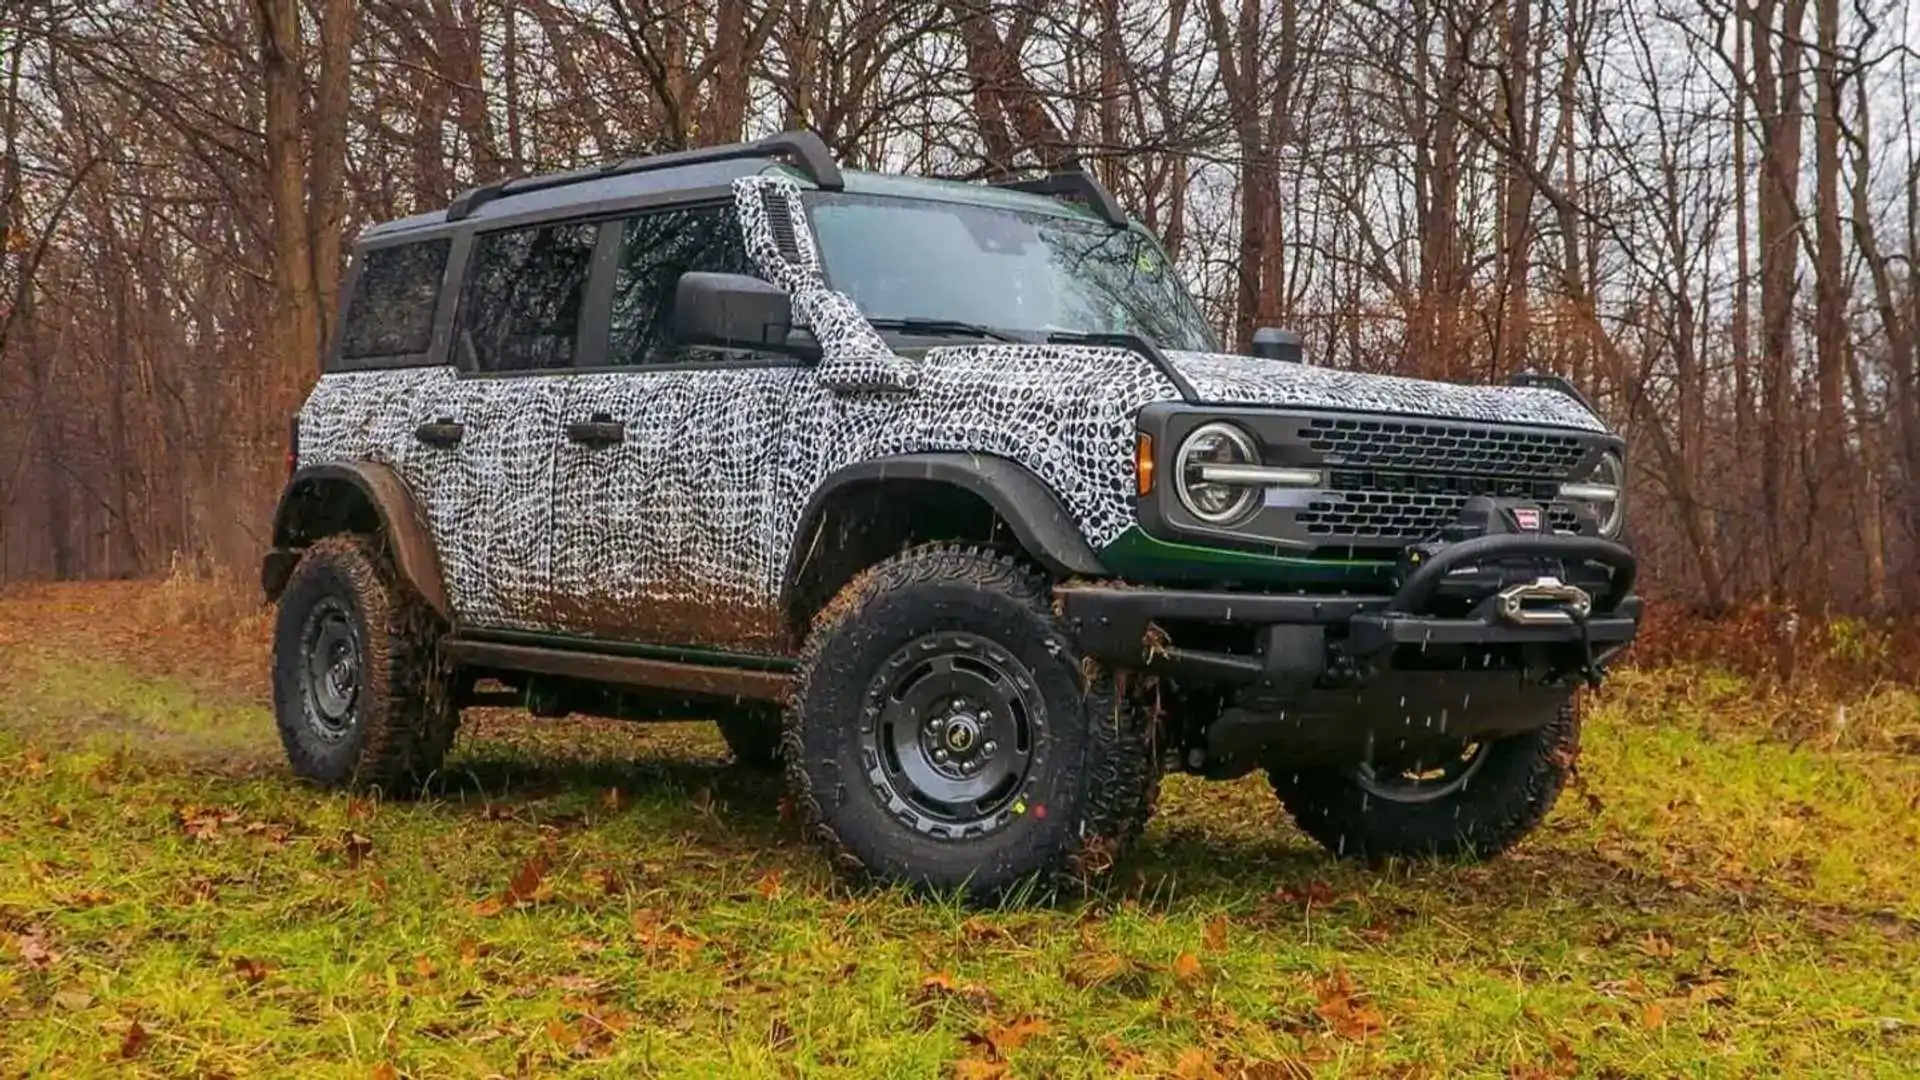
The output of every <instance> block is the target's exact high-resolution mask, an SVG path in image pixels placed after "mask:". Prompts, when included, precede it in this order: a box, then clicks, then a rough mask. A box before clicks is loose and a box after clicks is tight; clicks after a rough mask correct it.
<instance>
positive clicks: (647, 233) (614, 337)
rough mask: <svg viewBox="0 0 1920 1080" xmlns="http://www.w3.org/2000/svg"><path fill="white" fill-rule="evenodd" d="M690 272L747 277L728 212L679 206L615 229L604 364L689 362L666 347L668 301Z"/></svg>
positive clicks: (669, 341) (724, 207) (723, 207)
mask: <svg viewBox="0 0 1920 1080" xmlns="http://www.w3.org/2000/svg"><path fill="white" fill-rule="evenodd" d="M690 271H705V272H709V273H723V274H751V273H753V267H752V264H751V262H750V260H749V259H748V258H747V251H746V245H745V244H744V243H743V242H742V241H741V238H740V228H739V225H738V223H737V222H736V220H735V218H734V211H733V207H732V205H731V204H714V205H709V206H683V207H679V208H676V209H673V210H661V211H656V212H653V213H649V214H643V215H641V216H639V217H635V218H630V219H628V220H627V221H626V222H624V223H623V224H622V226H621V236H620V261H619V264H618V266H617V267H616V268H615V271H614V278H613V313H612V321H611V323H610V325H609V326H608V335H607V363H609V364H617V365H627V364H663V363H673V362H676V361H679V360H684V359H688V358H689V353H690V352H691V351H692V350H687V349H684V348H681V347H680V346H679V345H677V344H676V343H675V342H674V340H673V321H672V320H673V294H674V289H675V286H677V285H678V284H679V281H680V275H681V274H685V273H688V272H690Z"/></svg>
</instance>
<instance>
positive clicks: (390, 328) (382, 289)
mask: <svg viewBox="0 0 1920 1080" xmlns="http://www.w3.org/2000/svg"><path fill="white" fill-rule="evenodd" d="M451 247H452V241H451V240H449V239H447V238H446V237H441V238H439V239H436V240H422V241H419V242H417V243H412V244H396V245H393V246H392V247H382V248H374V249H373V250H371V251H365V252H362V253H361V255H360V272H359V274H358V276H357V277H355V279H354V282H353V295H352V296H350V297H348V299H347V324H346V327H345V328H344V329H343V330H342V331H341V335H340V356H341V358H342V359H346V360H357V359H363V358H367V357H377V356H406V355H411V354H415V353H424V352H426V351H427V348H428V346H429V345H431V344H432V342H433V313H434V309H435V308H436V307H437V306H438V305H439V301H440V282H441V279H442V278H443V277H444V276H445V274H446V271H447V252H448V250H449V249H450V248H451Z"/></svg>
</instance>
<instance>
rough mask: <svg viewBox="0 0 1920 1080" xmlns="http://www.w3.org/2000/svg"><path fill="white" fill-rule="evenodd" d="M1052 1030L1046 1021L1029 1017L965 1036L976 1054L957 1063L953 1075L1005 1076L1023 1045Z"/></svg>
mask: <svg viewBox="0 0 1920 1080" xmlns="http://www.w3.org/2000/svg"><path fill="white" fill-rule="evenodd" d="M1052 1030H1053V1025H1052V1024H1050V1023H1048V1022H1047V1021H1045V1020H1042V1019H1039V1018H1037V1017H1031V1016H1027V1017H1021V1018H1019V1019H1016V1020H1013V1021H1011V1022H1009V1023H1005V1024H996V1025H994V1026H992V1027H989V1028H988V1029H987V1030H986V1031H985V1032H975V1033H970V1034H967V1035H963V1036H961V1039H962V1041H964V1042H966V1043H968V1044H969V1045H971V1046H972V1047H973V1048H974V1053H973V1054H971V1055H969V1056H967V1057H964V1058H962V1059H960V1060H959V1061H957V1062H955V1063H954V1075H955V1076H958V1077H968V1078H971V1080H992V1078H994V1077H999V1076H1004V1075H1006V1073H1007V1069H1008V1067H1009V1065H1010V1064H1011V1060H1012V1057H1013V1055H1014V1054H1015V1053H1016V1052H1018V1051H1019V1049H1020V1048H1021V1047H1022V1046H1024V1045H1026V1043H1027V1042H1028V1041H1029V1040H1031V1039H1035V1038H1038V1037H1040V1036H1042V1035H1046V1034H1048V1033H1049V1032H1051V1031H1052Z"/></svg>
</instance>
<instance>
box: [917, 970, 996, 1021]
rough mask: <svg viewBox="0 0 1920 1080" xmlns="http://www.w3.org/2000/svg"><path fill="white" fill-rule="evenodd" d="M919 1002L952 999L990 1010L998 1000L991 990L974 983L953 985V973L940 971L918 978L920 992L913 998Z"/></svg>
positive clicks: (976, 1007)
mask: <svg viewBox="0 0 1920 1080" xmlns="http://www.w3.org/2000/svg"><path fill="white" fill-rule="evenodd" d="M915 1000H917V1001H919V1002H921V1003H923V1004H924V1003H927V1002H933V1001H941V1000H954V1001H958V1002H960V1003H962V1004H964V1005H967V1006H969V1007H971V1008H975V1009H979V1010H981V1011H982V1012H990V1011H992V1009H993V1008H994V1006H995V1005H996V1004H998V1002H997V1001H996V1000H995V998H994V996H993V993H992V991H990V990H988V989H987V988H986V987H984V986H980V985H978V984H975V983H967V984H965V985H955V984H954V981H953V975H952V974H951V973H949V972H945V971H940V972H935V973H934V974H932V975H929V976H927V977H926V978H924V979H922V980H920V993H919V996H918V997H917V998H916V999H915Z"/></svg>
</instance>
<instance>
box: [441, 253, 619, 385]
mask: <svg viewBox="0 0 1920 1080" xmlns="http://www.w3.org/2000/svg"><path fill="white" fill-rule="evenodd" d="M596 233H597V229H596V227H595V226H593V225H588V224H567V225H543V226H541V227H539V228H534V229H517V230H512V231H508V232H496V233H487V234H485V235H482V236H479V237H476V238H475V239H474V245H473V256H472V258H471V260H470V265H471V269H470V270H469V272H468V274H467V282H466V285H465V287H464V288H462V289H461V291H460V311H459V314H458V315H457V316H456V317H455V319H454V348H455V349H456V350H457V352H458V355H459V357H460V362H461V363H462V364H463V365H465V366H467V367H470V368H472V369H473V370H475V371H488V372H498V371H548V370H552V369H555V368H565V367H571V366H572V365H573V351H574V347H575V342H576V341H577V340H578V338H579V331H580V307H581V303H582V302H583V301H584V300H585V299H586V292H587V273H588V271H589V270H590V269H591V268H592V265H593V244H594V238H595V235H596Z"/></svg>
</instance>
